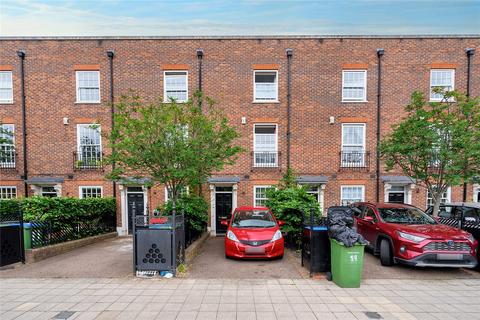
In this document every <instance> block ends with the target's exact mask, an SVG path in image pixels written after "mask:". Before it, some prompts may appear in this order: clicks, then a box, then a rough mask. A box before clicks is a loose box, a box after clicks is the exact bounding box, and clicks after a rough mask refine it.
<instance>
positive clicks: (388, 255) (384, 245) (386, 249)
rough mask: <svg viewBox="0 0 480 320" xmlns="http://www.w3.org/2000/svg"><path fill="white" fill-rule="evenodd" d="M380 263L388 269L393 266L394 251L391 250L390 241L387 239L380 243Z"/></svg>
mask: <svg viewBox="0 0 480 320" xmlns="http://www.w3.org/2000/svg"><path fill="white" fill-rule="evenodd" d="M380 263H381V264H382V266H387V267H389V266H391V265H393V257H392V249H391V248H390V241H388V240H387V239H383V240H382V242H380Z"/></svg>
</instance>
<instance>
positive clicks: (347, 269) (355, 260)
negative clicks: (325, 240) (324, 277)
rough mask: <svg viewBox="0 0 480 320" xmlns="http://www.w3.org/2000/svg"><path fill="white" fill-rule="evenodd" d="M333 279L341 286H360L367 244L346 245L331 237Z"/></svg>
mask: <svg viewBox="0 0 480 320" xmlns="http://www.w3.org/2000/svg"><path fill="white" fill-rule="evenodd" d="M330 249H331V264H332V265H331V268H332V269H331V270H332V280H333V282H335V283H336V284H337V285H338V286H339V287H341V288H359V287H360V280H361V279H362V272H363V254H364V250H365V245H363V244H355V245H354V246H353V247H346V246H344V245H343V244H342V243H340V242H338V241H337V240H335V239H330Z"/></svg>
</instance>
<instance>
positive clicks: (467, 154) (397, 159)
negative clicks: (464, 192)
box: [380, 91, 480, 215]
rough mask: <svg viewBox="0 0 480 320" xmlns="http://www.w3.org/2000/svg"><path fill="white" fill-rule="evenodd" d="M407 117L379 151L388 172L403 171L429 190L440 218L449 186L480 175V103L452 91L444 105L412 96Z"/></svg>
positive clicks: (419, 95) (386, 138)
mask: <svg viewBox="0 0 480 320" xmlns="http://www.w3.org/2000/svg"><path fill="white" fill-rule="evenodd" d="M405 110H406V111H407V116H406V117H405V118H404V119H402V120H401V121H400V122H399V123H398V124H395V125H393V126H392V129H393V131H392V132H391V133H390V134H388V135H387V136H386V137H385V138H384V139H383V141H382V143H381V146H380V152H381V157H382V159H383V160H384V161H385V164H386V168H387V170H392V169H394V168H399V169H400V170H402V171H403V173H404V174H405V175H408V176H410V177H412V178H413V179H414V180H415V181H416V183H417V184H418V185H420V186H423V187H425V188H426V189H427V190H428V192H429V193H430V194H431V196H432V199H433V213H434V215H437V213H438V208H439V206H440V201H441V196H442V194H443V193H445V192H446V191H447V188H448V187H449V186H456V185H461V184H463V183H464V182H470V181H472V179H473V177H474V176H476V175H479V173H480V100H479V99H478V98H473V99H468V98H467V97H465V96H464V95H462V94H460V93H458V92H455V91H452V92H447V93H445V98H444V99H443V100H442V101H441V102H430V103H428V102H426V101H425V98H424V96H423V94H422V93H420V92H414V93H413V94H412V97H411V102H410V104H409V105H408V106H407V107H406V108H405Z"/></svg>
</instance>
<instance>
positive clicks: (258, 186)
mask: <svg viewBox="0 0 480 320" xmlns="http://www.w3.org/2000/svg"><path fill="white" fill-rule="evenodd" d="M259 188H265V192H266V191H267V189H271V188H275V187H274V186H272V185H256V186H253V206H254V207H265V205H257V200H265V201H266V200H268V198H257V189H259ZM265 196H266V194H265Z"/></svg>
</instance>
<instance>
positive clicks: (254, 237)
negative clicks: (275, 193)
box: [222, 207, 284, 259]
mask: <svg viewBox="0 0 480 320" xmlns="http://www.w3.org/2000/svg"><path fill="white" fill-rule="evenodd" d="M222 224H223V225H225V226H227V227H228V228H227V235H226V237H225V257H226V258H247V259H248V258H256V259H259V258H267V259H269V258H282V257H283V251H284V240H283V236H282V232H281V231H280V226H281V225H283V222H282V221H277V219H275V217H274V216H273V214H272V212H271V211H270V210H269V209H268V208H265V207H239V208H236V209H235V211H234V212H233V214H232V217H231V219H230V221H227V220H222Z"/></svg>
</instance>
